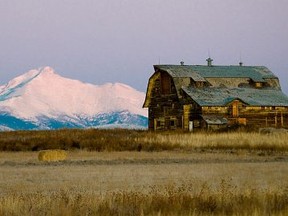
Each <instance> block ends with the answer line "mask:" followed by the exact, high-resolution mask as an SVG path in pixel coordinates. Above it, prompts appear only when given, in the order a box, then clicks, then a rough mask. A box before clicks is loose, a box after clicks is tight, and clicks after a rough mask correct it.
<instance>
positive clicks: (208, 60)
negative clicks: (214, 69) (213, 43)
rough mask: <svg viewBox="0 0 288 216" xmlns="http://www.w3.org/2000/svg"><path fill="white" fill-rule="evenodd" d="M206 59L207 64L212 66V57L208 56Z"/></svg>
mask: <svg viewBox="0 0 288 216" xmlns="http://www.w3.org/2000/svg"><path fill="white" fill-rule="evenodd" d="M206 61H207V66H209V67H211V66H212V61H213V59H211V58H210V57H209V58H208V59H206Z"/></svg>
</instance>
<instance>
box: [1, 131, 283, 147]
mask: <svg viewBox="0 0 288 216" xmlns="http://www.w3.org/2000/svg"><path fill="white" fill-rule="evenodd" d="M287 140H288V133H274V134H259V133H256V132H253V133H245V132H230V133H183V132H162V133H155V132H149V131H137V130H121V129H115V130H98V129H87V130H77V129H73V130H72V129H70V130H54V131H15V132H1V133H0V151H39V150H43V149H66V150H71V149H82V150H88V151H100V152H101V151H163V150H188V151H189V150H198V149H201V150H203V149H204V150H205V149H213V150H215V149H216V150H217V149H218V150H227V149H228V150H231V149H234V150H237V149H246V150H261V151H288V143H287V142H286V141H287Z"/></svg>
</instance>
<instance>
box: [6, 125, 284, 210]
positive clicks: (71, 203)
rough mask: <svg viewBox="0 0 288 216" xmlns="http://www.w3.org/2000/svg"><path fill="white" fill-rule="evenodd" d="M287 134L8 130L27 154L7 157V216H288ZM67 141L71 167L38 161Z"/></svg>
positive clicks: (16, 152)
mask: <svg viewBox="0 0 288 216" xmlns="http://www.w3.org/2000/svg"><path fill="white" fill-rule="evenodd" d="M109 134H110V137H111V139H110V140H108V139H109ZM44 137H46V138H44ZM47 137H48V138H47ZM57 138H58V142H57ZM287 138H288V135H287V134H286V133H277V134H267V135H263V134H258V133H240V132H237V133H236V132H234V133H221V134H204V133H196V134H189V133H165V132H164V133H150V132H147V131H129V130H107V131H101V130H83V131H82V130H72V131H70V130H63V131H51V132H48V131H40V132H35V131H34V132H9V133H7V132H5V133H0V145H1V146H3V142H4V140H5V142H6V143H8V142H11V144H10V145H11V146H12V142H14V143H18V148H20V147H21V148H23V149H22V150H19V149H18V150H17V149H16V150H14V151H11V150H10V151H7V150H6V151H4V150H2V151H1V152H0V173H1V174H0V201H1V202H0V215H287V214H288V166H287V165H288V151H287V150H288V147H287V146H288V144H286V140H287ZM49 139H50V141H51V142H49ZM85 140H86V141H85ZM89 140H90V142H89ZM101 140H102V141H101ZM41 141H43V142H41ZM84 141H85V142H84ZM97 141H99V142H98V144H97V145H94V144H95V143H96V142H97ZM129 142H130V143H131V145H130V146H129ZM24 143H26V144H27V146H26V147H27V148H26V149H25V148H24V147H23V145H24ZM49 143H50V144H51V145H50V146H49ZM69 143H70V144H69ZM73 143H74V144H73ZM75 143H77V145H76V144H75ZM84 143H85V145H84ZM36 144H37V146H38V147H37V148H39V149H37V150H36V149H35V148H34V149H33V150H34V151H33V150H32V148H33V147H35V145H36ZM139 144H141V149H139ZM61 145H65V148H62V149H66V150H67V159H66V160H65V161H58V162H47V161H39V160H38V151H39V150H42V149H53V148H54V149H56V148H60V149H61ZM105 145H107V146H105ZM95 146H97V149H96V148H95ZM139 150H141V151H139Z"/></svg>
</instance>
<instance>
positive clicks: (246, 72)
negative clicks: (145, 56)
mask: <svg viewBox="0 0 288 216" xmlns="http://www.w3.org/2000/svg"><path fill="white" fill-rule="evenodd" d="M154 69H155V71H156V70H162V71H166V72H167V73H169V75H170V76H172V77H173V78H176V77H191V78H192V79H194V80H195V81H204V80H205V78H251V79H252V80H253V81H255V82H265V79H269V78H277V76H275V75H274V74H273V73H272V72H271V71H270V70H269V69H268V68H267V67H265V66H236V65H229V66H225V65H213V66H207V65H171V64H168V65H154Z"/></svg>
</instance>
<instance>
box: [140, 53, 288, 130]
mask: <svg viewBox="0 0 288 216" xmlns="http://www.w3.org/2000/svg"><path fill="white" fill-rule="evenodd" d="M207 62H208V64H207V65H184V63H183V62H181V64H180V65H154V70H155V72H154V74H153V75H152V76H151V77H150V79H149V82H148V87H147V93H146V99H145V102H144V105H143V107H146V108H148V110H149V111H148V115H149V117H148V118H149V129H151V130H169V129H183V130H193V129H197V128H200V129H217V128H222V127H227V126H229V125H235V124H238V125H250V126H252V127H284V128H288V97H287V96H286V95H285V94H284V93H283V92H282V91H281V86H280V83H279V80H278V78H277V77H276V76H275V75H274V74H273V73H272V72H271V71H270V70H269V69H268V68H266V67H263V66H243V64H242V63H240V64H239V65H236V66H214V65H212V59H210V58H209V59H207Z"/></svg>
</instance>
